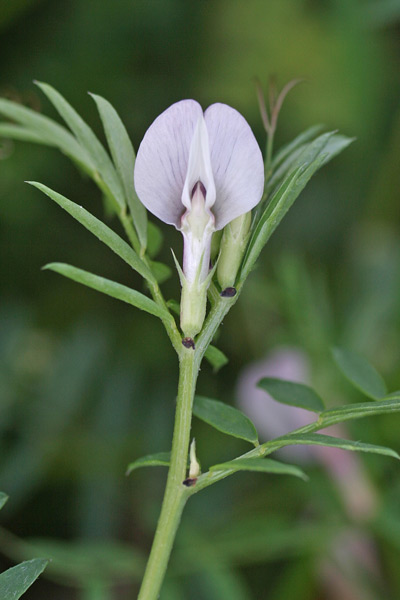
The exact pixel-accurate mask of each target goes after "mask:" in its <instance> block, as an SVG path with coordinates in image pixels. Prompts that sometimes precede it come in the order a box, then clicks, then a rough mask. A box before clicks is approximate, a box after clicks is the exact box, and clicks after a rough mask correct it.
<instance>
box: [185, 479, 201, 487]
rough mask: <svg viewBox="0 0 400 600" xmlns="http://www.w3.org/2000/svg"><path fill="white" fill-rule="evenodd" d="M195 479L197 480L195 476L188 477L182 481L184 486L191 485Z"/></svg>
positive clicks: (194, 483) (194, 482)
mask: <svg viewBox="0 0 400 600" xmlns="http://www.w3.org/2000/svg"><path fill="white" fill-rule="evenodd" d="M196 481H197V477H188V478H187V479H185V481H182V483H183V485H186V487H193V486H194V485H196Z"/></svg>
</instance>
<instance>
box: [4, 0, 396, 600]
mask: <svg viewBox="0 0 400 600" xmlns="http://www.w3.org/2000/svg"><path fill="white" fill-rule="evenodd" d="M399 34H400V1H399V0H375V1H373V0H368V1H366V0H364V1H362V0H269V1H266V0H247V1H246V2H245V1H244V0H243V1H239V0H238V1H235V0H231V1H228V0H214V1H211V0H208V1H206V0H204V1H202V2H196V1H186V2H185V1H183V0H147V1H146V0H136V1H135V0H114V2H112V3H110V2H106V1H102V0H99V1H97V2H93V0H69V1H67V0H58V1H57V2H56V1H50V0H13V1H12V2H9V1H3V2H0V95H1V96H5V97H8V98H11V99H13V100H16V101H19V102H21V103H23V104H25V105H27V106H29V107H32V108H35V109H37V110H39V111H43V112H44V113H45V114H47V115H50V116H53V117H55V112H54V110H53V109H52V107H50V105H49V104H48V102H47V101H46V100H45V98H44V97H43V96H42V95H40V93H39V91H38V90H37V88H36V87H35V86H34V84H33V83H32V80H33V79H39V80H42V81H46V82H49V83H51V84H52V85H53V86H54V87H56V88H57V89H58V90H59V91H60V92H61V93H62V94H63V95H64V96H65V97H66V98H67V99H68V100H69V101H70V102H71V103H72V104H73V105H74V106H75V108H77V110H78V111H79V112H80V114H81V115H82V116H83V117H84V118H85V119H86V120H87V122H88V123H89V124H90V125H91V126H92V127H93V128H94V130H95V131H96V133H98V135H99V136H100V137H101V139H103V133H102V130H101V126H100V123H99V119H98V116H97V111H96V109H95V106H94V104H93V101H92V100H91V99H90V97H89V96H88V95H87V93H86V92H87V91H91V92H95V93H98V94H100V95H102V96H104V97H105V98H107V99H108V100H110V101H111V103H112V104H113V105H114V106H115V107H116V109H117V110H118V112H119V114H120V116H121V117H122V119H123V121H124V123H125V125H126V127H127V129H128V131H129V133H130V135H131V139H132V141H133V143H134V145H135V147H136V148H137V147H138V145H139V143H140V140H141V138H142V136H143V134H144V132H145V131H146V129H147V127H148V126H149V124H150V123H151V122H152V120H153V119H154V118H155V117H156V116H157V115H158V114H159V113H160V112H161V111H162V110H164V109H165V108H166V107H167V106H169V105H170V104H171V103H173V102H175V101H177V100H180V99H182V98H196V99H197V100H199V101H200V102H201V103H202V105H203V107H206V106H208V105H209V104H211V103H213V102H216V101H220V102H225V103H227V104H230V105H232V106H234V107H235V108H237V109H238V110H239V111H240V112H242V114H244V115H245V117H246V118H247V120H248V121H249V123H250V124H251V126H252V128H253V130H254V132H255V135H256V137H257V139H258V141H259V142H260V145H261V146H262V147H263V146H264V143H265V137H264V133H263V130H262V125H261V119H260V117H259V115H258V107H257V103H256V98H255V87H254V77H255V76H258V77H259V78H260V80H261V81H262V82H263V83H264V86H265V87H266V83H267V81H268V77H269V76H270V75H271V74H275V75H276V76H277V78H278V81H279V83H280V84H281V85H283V84H284V83H286V82H287V81H288V80H289V79H292V78H294V77H303V78H304V79H305V80H306V82H305V83H303V84H302V85H300V86H298V87H297V88H296V89H295V90H294V91H293V92H291V94H290V96H289V97H288V100H287V102H286V103H285V105H284V108H283V110H282V114H281V118H280V124H279V129H278V135H277V144H278V145H279V144H281V143H284V142H286V141H289V140H290V139H291V138H292V137H294V136H295V135H297V134H298V133H300V132H301V131H302V130H303V129H305V128H307V127H309V126H311V125H313V124H315V123H324V124H326V126H327V127H328V128H338V129H339V130H340V131H342V132H343V133H345V134H346V135H350V136H355V137H356V138H357V141H356V142H355V143H354V144H352V146H351V147H350V148H349V149H347V150H346V151H345V152H344V153H343V155H341V156H339V157H338V158H336V159H335V160H334V161H333V162H332V164H330V165H329V166H328V167H326V168H324V170H323V171H321V172H320V173H318V174H317V176H316V177H315V180H312V182H311V183H310V185H309V186H308V187H307V189H306V191H305V192H304V193H303V194H302V196H301V197H300V199H299V200H298V201H297V203H296V205H295V206H294V208H293V209H292V210H291V212H290V214H289V215H288V216H287V217H286V219H285V220H284V222H283V224H282V225H281V227H280V228H279V230H278V231H277V232H276V233H275V234H274V236H273V239H272V240H271V242H270V244H269V245H268V246H267V248H266V250H265V251H264V254H263V257H262V260H261V261H260V265H259V268H258V270H257V271H256V272H255V273H253V274H252V276H251V277H250V279H249V282H248V285H247V289H245V291H244V293H243V295H242V297H241V299H240V301H239V303H238V305H237V306H236V307H235V309H234V311H233V312H232V314H230V315H229V317H228V318H227V319H226V322H225V323H224V327H223V330H222V332H221V335H220V337H219V340H218V346H219V347H220V348H221V349H222V350H223V351H224V352H225V354H227V356H228V357H229V359H230V362H229V364H228V365H227V366H226V367H224V368H223V370H222V371H221V372H220V373H218V374H217V375H215V374H213V372H212V369H211V368H210V367H209V366H208V365H205V366H204V368H203V369H202V373H201V377H200V383H199V391H200V392H201V393H202V394H204V395H209V396H210V397H215V398H219V399H222V400H225V401H226V402H229V403H232V404H234V403H235V386H236V382H237V379H238V377H239V375H240V373H241V371H242V369H243V368H244V367H245V366H246V364H248V363H249V362H250V361H255V360H260V359H262V358H263V357H266V356H267V355H268V354H269V353H270V352H272V351H274V350H275V349H276V348H282V347H290V348H297V349H301V351H302V352H303V353H304V357H305V359H306V360H307V362H308V364H309V365H310V369H311V378H312V383H313V384H314V385H315V387H316V389H317V390H318V391H319V392H320V394H321V395H322V396H323V397H324V398H326V400H327V403H328V404H331V405H334V404H338V403H347V402H352V401H359V400H363V398H362V396H361V394H360V395H357V393H356V392H354V391H353V390H352V389H351V387H350V386H349V385H347V384H346V383H345V382H343V380H342V379H341V377H340V375H339V374H338V373H337V371H336V368H335V366H334V364H333V362H332V360H331V357H330V350H329V349H330V346H331V345H332V344H342V345H345V346H347V347H349V348H351V349H353V350H356V351H358V352H360V353H362V354H364V355H365V356H366V357H367V358H368V359H369V360H370V361H371V362H372V363H373V364H374V365H375V366H376V367H377V368H378V370H379V371H380V372H381V373H382V375H383V376H384V377H385V379H386V380H387V382H388V383H389V385H390V389H391V390H395V389H399V388H400V371H399V368H398V364H399V357H400V337H399V333H400V319H399V315H400V311H399V308H400V285H399V284H400V235H399V234H400V220H399V217H400V193H399V189H400V166H399V145H400V103H399V91H400V68H399V67H400V35H399ZM24 180H37V181H40V182H43V183H45V184H46V185H48V186H50V187H51V188H53V189H55V190H57V191H58V192H60V193H62V194H64V195H65V196H67V197H69V198H70V199H71V200H73V201H76V202H78V203H79V204H83V205H84V206H85V207H86V208H88V209H89V210H90V211H92V212H93V213H94V214H96V215H97V216H98V217H100V218H107V215H106V214H105V211H104V209H103V206H102V202H101V198H100V196H99V193H98V191H97V189H95V187H94V186H93V184H92V183H91V182H90V181H88V180H86V179H84V178H82V177H81V176H80V174H79V173H78V172H77V171H76V170H75V169H74V167H73V166H72V165H71V163H70V162H68V160H67V159H66V158H65V157H63V156H62V155H60V154H59V153H57V151H55V150H51V149H48V148H45V147H41V146H40V147H39V146H37V147H36V146H33V145H29V144H24V143H12V142H10V141H7V140H0V254H1V258H2V260H1V279H0V282H1V283H0V286H1V289H0V294H1V295H0V395H1V398H0V449H1V452H0V488H1V489H2V490H3V491H5V492H7V493H8V494H9V495H10V501H9V502H8V504H7V506H6V507H5V508H4V510H3V511H2V513H1V523H2V527H3V528H4V529H1V530H0V552H1V562H2V567H3V568H6V567H8V566H10V565H11V564H13V563H14V561H17V560H22V559H24V558H30V557H32V556H51V557H53V563H52V565H51V566H50V567H49V568H48V570H47V571H46V574H45V578H42V579H41V580H40V581H39V582H38V583H36V584H35V586H34V587H32V589H31V590H30V591H29V592H28V594H27V595H26V597H27V598H31V599H32V600H35V598H44V597H51V598H54V600H62V599H67V600H70V599H71V600H75V599H77V600H115V599H123V600H124V599H125V598H132V597H134V593H135V590H137V585H138V580H139V579H140V575H141V573H142V569H143V561H144V556H145V555H146V553H147V551H148V549H149V546H150V543H151V538H152V532H153V530H154V527H155V522H156V518H157V515H158V511H159V507H160V502H161V497H162V491H163V486H164V483H165V471H163V470H162V469H158V468H157V469H154V470H148V471H143V472H138V473H135V474H133V475H132V476H131V477H130V478H126V477H125V476H124V472H125V469H126V466H127V464H128V463H129V462H130V461H131V460H133V459H134V458H137V457H138V456H140V455H143V454H146V453H149V452H158V451H165V450H168V448H169V444H170V439H171V433H172V424H173V412H174V396H175V388H176V383H177V365H176V360H175V356H174V353H173V350H172V349H171V348H170V347H169V344H168V342H167V339H166V336H165V334H164V331H163V330H162V327H161V325H160V324H159V323H158V322H156V320H155V319H153V318H152V317H150V316H148V315H144V314H143V313H139V312H138V311H136V312H135V310H133V309H132V308H131V307H128V306H125V305H123V304H118V303H117V301H115V300H112V299H109V298H106V297H103V296H101V295H99V294H97V293H95V292H93V291H91V290H88V289H86V288H83V287H80V286H78V285H76V284H74V283H72V282H70V281H68V280H63V279H62V278H60V277H59V276H58V275H56V274H54V273H49V272H41V271H40V268H41V267H42V266H43V265H44V264H46V263H47V262H50V261H53V260H57V261H62V262H67V263H71V264H73V265H76V266H79V267H82V268H84V269H87V270H89V271H93V272H95V273H98V274H101V275H104V276H106V277H109V278H111V279H115V280H116V281H119V282H121V283H125V284H127V285H136V286H141V282H140V280H139V278H138V279H137V280H132V272H131V271H130V270H129V269H128V267H126V266H125V265H123V264H122V263H121V262H119V261H118V260H117V259H116V257H115V256H113V255H112V254H111V253H110V252H109V251H108V250H107V249H105V248H104V247H102V246H101V244H99V243H97V241H96V240H95V239H94V238H92V237H91V236H90V235H89V234H88V233H87V232H86V231H85V230H84V229H82V228H81V227H80V226H79V225H78V224H77V223H76V222H74V221H73V220H72V219H70V217H69V216H68V215H66V214H65V213H63V212H62V211H60V210H59V208H58V207H57V206H55V205H54V204H53V203H50V201H49V200H48V199H47V198H45V197H44V196H43V195H40V194H39V193H38V192H37V191H36V190H34V189H33V188H30V187H28V186H27V185H25V184H24V183H23V182H24ZM113 226H115V228H116V229H117V230H119V228H118V224H117V223H115V222H114V223H113ZM163 232H164V233H165V240H164V245H163V251H162V254H161V259H163V260H165V261H166V262H167V263H168V264H169V265H171V266H172V265H173V262H172V257H171V253H170V247H173V248H174V249H175V251H176V252H177V254H178V255H179V256H180V253H181V236H180V234H179V233H178V232H176V231H174V230H173V229H172V228H168V227H163ZM165 289H166V296H167V297H171V298H172V297H174V298H177V297H178V295H179V282H178V278H177V276H176V275H175V274H174V275H173V277H172V278H171V279H170V280H169V281H168V282H167V283H166V284H165ZM242 408H243V407H242ZM193 429H194V434H195V436H196V439H197V447H198V452H199V456H200V459H201V461H202V463H203V466H205V467H207V466H208V465H209V464H212V463H213V462H215V461H218V462H221V461H222V460H224V459H228V458H231V457H233V456H235V455H237V454H238V453H240V452H243V451H244V450H245V449H246V446H245V444H244V443H243V444H242V443H241V442H239V441H234V440H232V439H230V438H225V437H224V436H223V435H222V434H218V433H217V432H215V431H213V430H210V429H209V428H208V427H207V426H206V425H204V424H202V423H200V422H195V423H194V427H193ZM399 430H400V417H391V416H387V417H379V418H377V419H375V420H374V421H373V422H372V421H370V420H365V421H362V422H359V423H358V422H357V423H354V424H351V425H350V426H349V427H348V429H347V431H346V432H345V434H346V435H348V436H351V437H353V438H354V439H362V440H363V441H369V442H371V443H378V444H383V445H388V446H391V447H393V448H394V449H396V450H397V451H400V436H399ZM353 458H354V456H352V459H353ZM347 460H348V459H347V458H346V454H344V453H343V454H340V458H339V463H340V465H342V466H343V468H344V469H345V467H346V465H347V462H346V461H347ZM354 460H356V462H355V463H352V468H353V469H355V472H356V473H358V475H357V476H358V477H359V479H360V481H361V484H360V487H359V488H358V487H356V483H355V484H354V485H355V489H353V496H354V495H355V496H356V497H357V498H358V500H360V502H361V504H362V503H363V500H365V502H364V504H367V505H368V510H362V509H361V508H357V507H356V508H354V506H353V504H352V503H351V502H349V499H348V497H347V496H346V491H344V490H343V485H341V483H340V476H336V478H335V477H334V476H332V472H331V471H330V470H329V468H328V467H327V462H326V461H325V463H324V462H323V461H322V462H321V461H320V460H317V461H316V462H313V463H312V464H310V465H308V467H307V470H308V471H309V473H310V475H311V480H310V482H309V483H307V484H305V483H303V482H301V481H297V480H296V481H291V480H287V479H286V478H274V477H273V476H267V477H263V476H258V475H256V474H246V475H236V476H235V477H232V478H229V479H228V480H225V481H224V482H222V483H220V484H219V485H218V486H216V487H213V488H210V489H208V490H206V491H205V492H203V493H202V494H200V495H199V496H196V497H195V498H194V499H193V501H191V503H190V504H189V506H188V508H187V511H186V513H185V515H184V521H183V525H182V529H181V531H180V533H179V535H178V540H177V545H176V550H175V552H174V555H173V557H172V560H171V569H170V575H169V577H168V580H167V582H166V585H165V589H164V591H163V593H162V596H161V598H162V600H181V599H190V600H192V599H193V600H214V599H216V600H217V599H218V600H225V599H228V598H229V600H248V599H249V600H252V599H254V600H260V599H266V600H284V599H285V600H286V599H287V598H292V597H296V600H301V599H304V600H317V599H321V600H325V599H326V600H331V599H332V600H339V599H340V600H377V599H380V598H385V599H389V600H391V599H393V600H395V599H398V598H399V597H400V572H399V570H398V564H399V559H400V508H399V507H400V471H399V466H398V464H396V462H395V461H393V460H392V459H386V458H382V457H373V456H371V457H369V456H367V457H366V458H364V457H362V458H358V457H357V459H354ZM354 481H355V480H354ZM357 498H356V499H357ZM356 505H357V503H356ZM357 506H358V505H357Z"/></svg>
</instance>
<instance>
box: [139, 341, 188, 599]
mask: <svg viewBox="0 0 400 600" xmlns="http://www.w3.org/2000/svg"><path fill="white" fill-rule="evenodd" d="M196 358H197V357H196V350H193V349H191V348H188V349H186V348H183V347H182V351H181V354H180V371H179V386H178V398H177V405H176V413H175V427H174V434H173V439H172V451H171V464H170V467H169V471H168V479H167V486H166V489H165V495H164V500H163V504H162V508H161V514H160V518H159V520H158V524H157V530H156V534H155V537H154V541H153V546H152V549H151V553H150V557H149V560H148V563H147V567H146V571H145V574H144V578H143V582H142V586H141V589H140V592H139V596H138V600H156V598H158V596H159V593H160V589H161V585H162V582H163V579H164V576H165V572H166V569H167V565H168V561H169V556H170V554H171V550H172V546H173V543H174V539H175V535H176V531H177V529H178V525H179V522H180V519H181V515H182V511H183V508H184V506H185V504H186V500H187V498H188V496H189V494H188V489H189V488H187V487H185V486H184V485H183V483H182V482H183V481H184V480H185V478H186V469H187V457H188V450H189V441H190V426H191V420H192V406H193V398H194V392H195V388H196V381H197V375H198V360H196Z"/></svg>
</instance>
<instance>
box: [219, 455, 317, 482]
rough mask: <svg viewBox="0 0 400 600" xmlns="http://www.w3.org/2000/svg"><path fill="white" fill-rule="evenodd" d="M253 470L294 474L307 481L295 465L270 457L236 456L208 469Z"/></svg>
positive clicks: (277, 473)
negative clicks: (234, 458)
mask: <svg viewBox="0 0 400 600" xmlns="http://www.w3.org/2000/svg"><path fill="white" fill-rule="evenodd" d="M224 470H229V471H255V472H258V473H274V474H276V475H294V476H295V477H300V479H303V480H304V481H307V479H308V477H307V475H306V474H305V473H304V472H303V471H302V470H301V469H299V467H296V466H295V465H288V464H286V463H282V462H278V461H277V460H272V459H270V458H238V459H236V460H231V461H229V462H225V463H221V464H219V465H213V466H212V467H210V471H224Z"/></svg>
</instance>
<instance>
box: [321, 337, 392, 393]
mask: <svg viewBox="0 0 400 600" xmlns="http://www.w3.org/2000/svg"><path fill="white" fill-rule="evenodd" d="M332 356H333V359H334V361H335V363H336V365H337V367H338V368H339V370H340V371H341V373H342V374H343V375H344V376H345V378H346V379H347V380H348V381H349V382H350V383H351V384H352V385H353V386H354V387H355V388H357V389H358V390H359V391H361V392H362V393H363V394H365V395H366V396H368V397H369V398H371V400H382V399H383V398H384V397H385V396H386V394H387V389H386V384H385V382H384V380H383V378H382V377H381V375H380V374H379V373H378V371H377V370H376V369H375V367H373V366H372V365H371V364H370V363H369V362H368V361H367V359H366V358H364V357H363V356H360V355H359V354H357V353H355V352H353V351H351V350H347V349H345V348H339V347H334V348H332Z"/></svg>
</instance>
